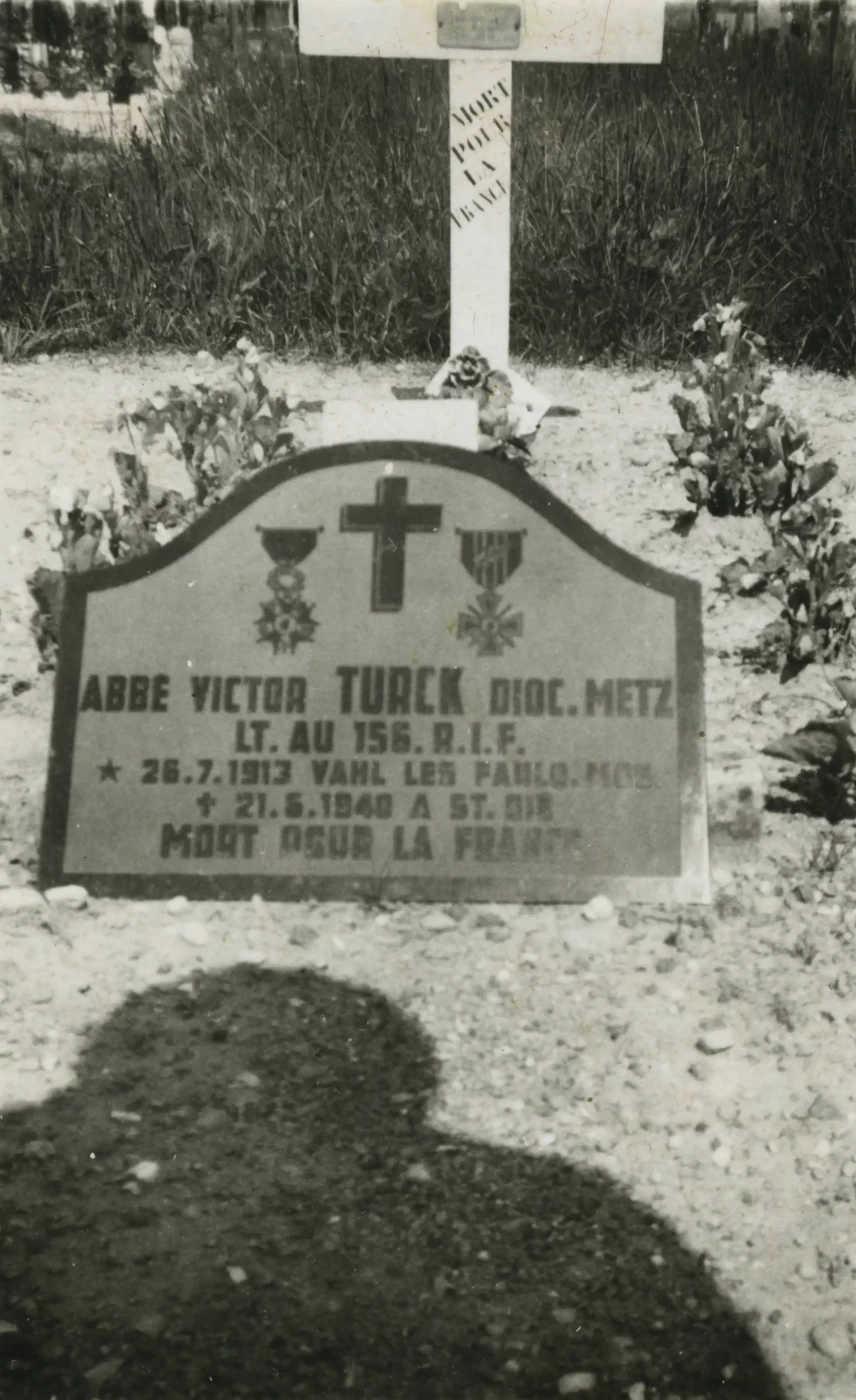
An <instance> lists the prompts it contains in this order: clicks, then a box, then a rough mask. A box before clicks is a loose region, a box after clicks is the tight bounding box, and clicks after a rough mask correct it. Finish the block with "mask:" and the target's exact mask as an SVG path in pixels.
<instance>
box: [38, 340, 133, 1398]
mask: <svg viewBox="0 0 856 1400" xmlns="http://www.w3.org/2000/svg"><path fill="white" fill-rule="evenodd" d="M39 358H40V356H38V355H37V356H36V359H39ZM122 1360H123V1358H122V1357H121V1356H110V1357H108V1358H107V1360H106V1361H99V1362H98V1365H97V1366H93V1367H92V1368H91V1370H89V1371H87V1372H86V1373H85V1375H86V1379H87V1380H88V1381H89V1384H90V1385H94V1386H99V1385H103V1384H104V1382H105V1381H109V1380H111V1379H112V1377H113V1376H115V1375H116V1373H117V1371H118V1370H119V1368H120V1367H121V1365H122Z"/></svg>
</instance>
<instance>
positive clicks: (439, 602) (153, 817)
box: [42, 443, 707, 900]
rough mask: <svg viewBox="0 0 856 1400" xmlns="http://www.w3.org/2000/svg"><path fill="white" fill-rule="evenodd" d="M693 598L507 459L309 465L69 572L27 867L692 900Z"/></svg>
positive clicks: (381, 454)
mask: <svg viewBox="0 0 856 1400" xmlns="http://www.w3.org/2000/svg"><path fill="white" fill-rule="evenodd" d="M699 612H700V607H699V596H698V590H697V588H696V586H695V585H693V584H691V583H688V582H686V581H685V580H681V579H677V578H675V577H674V576H672V575H668V574H665V573H662V572H661V571H658V570H655V569H652V568H650V567H649V566H647V565H644V564H642V563H641V562H640V561H638V560H635V559H633V558H632V556H629V555H626V554H624V553H623V552H621V551H619V550H617V549H615V548H614V547H613V546H611V545H610V544H609V543H608V542H607V541H605V540H603V539H602V537H600V536H597V535H595V534H594V532H592V531H591V530H589V529H588V527H587V526H585V525H584V524H583V523H582V522H581V521H580V520H579V519H578V518H577V517H576V516H574V515H573V514H572V513H571V512H570V511H568V510H567V509H566V508H565V507H564V506H562V505H561V504H560V503H559V502H558V501H556V500H555V499H554V498H553V497H551V496H550V495H549V494H548V493H546V492H545V491H543V490H542V489H541V488H539V487H538V486H536V485H535V484H534V483H532V482H531V481H530V480H529V479H528V478H527V477H526V476H525V475H524V474H523V473H521V472H520V471H519V470H518V469H516V468H514V467H510V466H504V465H498V464H496V463H493V462H490V461H489V460H488V459H485V458H480V457H477V456H475V455H473V454H469V453H466V452H462V451H459V450H455V449H438V448H429V447H426V446H418V445H414V444H401V443H398V444H376V445H371V444H362V445H358V446H350V447H344V448H335V449H329V450H325V451H323V452H315V453H308V454H306V456H305V457H304V458H303V459H301V460H300V461H299V462H298V463H297V464H291V465H290V466H284V467H282V468H274V469H272V470H271V471H270V472H268V473H266V474H265V475H264V476H263V477H260V478H257V479H256V480H255V481H254V482H252V483H250V484H249V485H248V486H247V487H245V488H244V489H243V490H242V491H240V492H237V493H236V494H235V495H234V496H233V497H232V498H230V500H229V501H227V502H225V503H224V504H223V505H221V506H220V507H218V508H216V509H215V511H214V512H212V513H211V515H210V516H209V517H208V518H207V519H206V520H205V521H204V522H200V524H198V525H197V526H195V527H194V528H193V529H191V530H190V531H188V532H187V533H186V534H185V535H184V536H182V537H181V538H180V539H179V540H177V541H174V542H173V543H172V544H171V545H169V546H167V547H166V548H165V549H164V550H162V551H161V552H160V553H159V554H158V555H157V556H155V557H154V559H153V560H152V559H149V560H144V561H135V562H134V563H132V564H128V565H124V566H121V567H120V568H119V569H112V570H102V571H96V572H94V573H92V574H89V575H85V576H82V577H81V578H80V579H79V580H72V582H71V584H70V586H69V589H68V591H67V595H66V603H65V612H64V618H63V630H62V637H61V649H60V667H59V674H58V678H57V696H56V706H55V718H54V734H53V744H52V758H51V771H50V775H49V786H48V796H47V803H46V815H45V829H44V840H43V857H42V878H43V881H44V882H45V883H47V882H51V883H56V882H58V881H71V880H75V881H80V882H82V883H85V884H87V885H88V886H89V888H90V889H92V890H93V891H98V890H102V891H104V892H126V893H131V894H134V893H137V894H141V895H146V894H151V895H157V894H160V893H164V894H166V893H168V892H172V891H173V890H187V891H188V892H190V893H197V894H200V895H205V894H209V895H226V896H229V895H232V896H240V895H248V894H249V893H251V892H252V891H253V890H256V889H258V890H260V891H261V892H263V893H267V894H270V895H279V896H282V897H303V896H306V895H312V894H315V895H319V896H322V897H323V896H330V897H342V898H344V897H348V896H349V895H357V894H366V893H372V894H375V895H377V894H383V893H384V892H388V893H389V894H390V895H392V896H404V897H411V898H428V899H431V898H446V899H447V898H475V899H483V898H488V899H514V900H519V899H544V900H556V899H571V900H573V899H584V898H587V897H589V895H590V894H591V893H592V892H594V891H596V890H598V891H604V890H605V891H612V892H613V893H615V894H617V895H619V896H620V895H622V894H626V895H627V896H628V897H634V898H645V897H651V898H659V897H662V896H663V894H664V893H673V894H675V895H677V896H683V897H686V898H695V899H704V898H706V889H707V883H706V876H707V872H706V848H705V838H704V815H703V814H704V792H703V780H702V754H701V736H700V730H701V725H702V696H701V647H700V622H699Z"/></svg>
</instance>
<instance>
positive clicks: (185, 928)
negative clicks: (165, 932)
mask: <svg viewBox="0 0 856 1400" xmlns="http://www.w3.org/2000/svg"><path fill="white" fill-rule="evenodd" d="M209 936H210V935H209V933H208V930H207V928H206V927H205V925H204V924H200V923H193V924H183V925H182V927H181V928H180V929H179V938H182V939H183V940H184V942H185V943H190V944H192V946H193V947H194V948H203V947H204V946H205V944H206V943H207V942H208V939H209Z"/></svg>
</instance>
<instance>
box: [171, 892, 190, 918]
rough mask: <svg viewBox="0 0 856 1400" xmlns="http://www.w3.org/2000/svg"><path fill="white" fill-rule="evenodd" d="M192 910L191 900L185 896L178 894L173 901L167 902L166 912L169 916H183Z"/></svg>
mask: <svg viewBox="0 0 856 1400" xmlns="http://www.w3.org/2000/svg"><path fill="white" fill-rule="evenodd" d="M189 908H190V900H189V899H188V898H187V897H186V895H183V894H177V895H176V896H175V897H174V898H173V899H168V900H167V902H166V912H167V913H168V914H183V913H184V911H185V909H189Z"/></svg>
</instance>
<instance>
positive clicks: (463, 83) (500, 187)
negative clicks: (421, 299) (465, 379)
mask: <svg viewBox="0 0 856 1400" xmlns="http://www.w3.org/2000/svg"><path fill="white" fill-rule="evenodd" d="M664 11H665V0H496V3H482V2H481V0H479V3H476V2H475V0H472V3H469V4H463V5H462V4H458V3H457V0H300V18H299V22H298V42H299V45H300V49H301V51H302V52H303V53H307V54H323V55H327V56H330V57H333V56H350V57H352V58H398V59H401V58H419V59H425V58H435V59H445V60H446V61H447V62H448V64H449V165H450V176H451V205H450V224H451V228H450V233H451V248H450V253H451V327H450V353H451V354H453V355H454V354H457V353H458V351H459V350H461V349H463V347H464V346H465V345H474V346H476V348H477V349H478V350H479V351H481V353H482V354H483V355H484V356H485V357H486V358H487V359H488V361H489V362H490V364H491V366H492V367H493V368H495V369H504V368H506V367H507V365H508V324H509V305H510V290H511V199H510V190H511V66H512V63H513V62H520V61H529V62H535V63H659V62H660V61H661V59H662V52H663V26H664Z"/></svg>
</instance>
